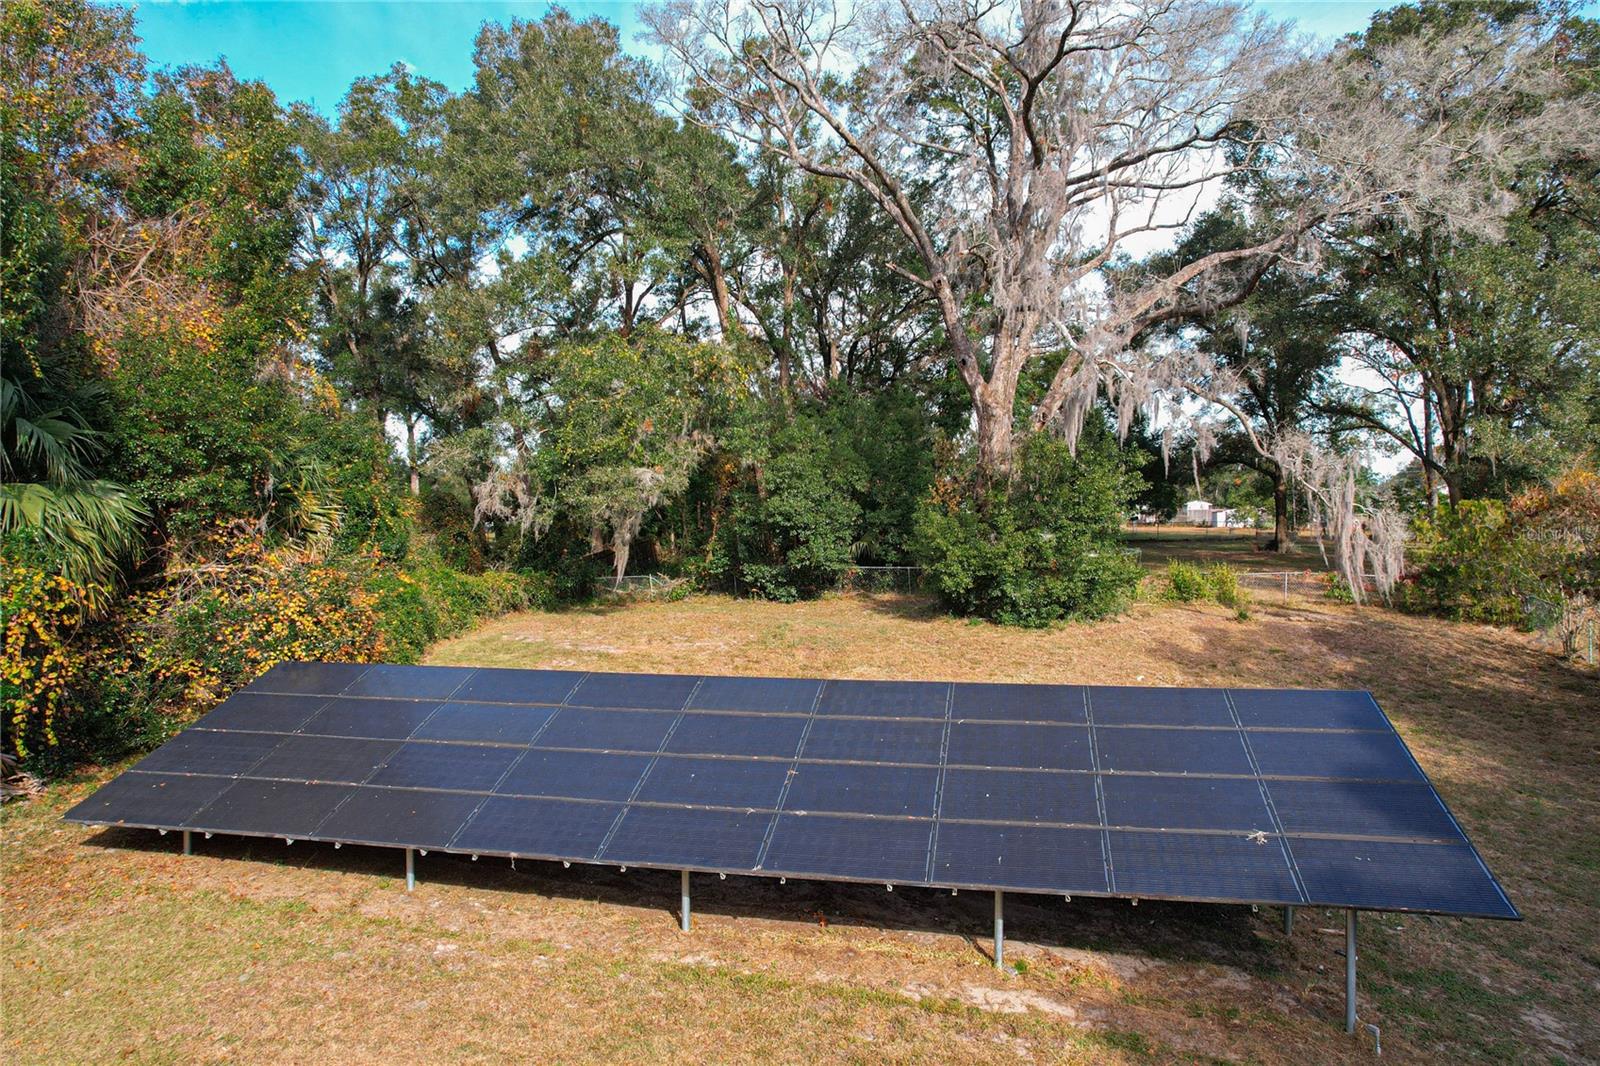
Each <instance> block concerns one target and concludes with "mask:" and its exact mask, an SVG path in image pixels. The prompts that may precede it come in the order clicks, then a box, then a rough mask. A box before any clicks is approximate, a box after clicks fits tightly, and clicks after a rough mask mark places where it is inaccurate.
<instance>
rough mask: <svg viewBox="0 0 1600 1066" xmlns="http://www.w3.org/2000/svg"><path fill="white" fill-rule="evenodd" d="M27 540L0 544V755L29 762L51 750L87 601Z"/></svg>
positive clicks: (78, 662)
mask: <svg viewBox="0 0 1600 1066" xmlns="http://www.w3.org/2000/svg"><path fill="white" fill-rule="evenodd" d="M59 571H60V566H59V564H57V563H56V562H55V561H54V560H52V559H50V558H49V557H48V555H47V554H46V553H45V552H44V551H42V550H41V549H40V548H39V547H38V545H37V544H36V542H35V540H34V539H33V538H32V537H30V536H28V535H26V534H12V535H11V536H8V537H6V538H5V539H4V541H3V542H0V619H3V622H0V627H3V629H0V632H3V634H4V638H3V639H4V643H3V645H0V712H3V713H4V722H3V723H0V724H3V727H4V750H6V751H8V752H13V753H15V754H16V755H18V756H21V757H23V758H27V757H28V756H29V755H31V754H33V753H35V752H37V751H39V750H40V749H41V748H45V747H48V746H50V745H54V744H55V743H56V740H57V737H56V720H57V717H58V716H59V715H60V713H61V711H62V710H63V708H64V707H65V706H67V704H68V700H69V694H70V691H71V688H72V686H73V684H74V682H75V681H76V680H77V675H78V672H79V670H80V668H81V666H82V659H81V657H80V655H79V654H78V652H77V650H76V649H74V648H73V646H72V644H73V638H74V636H75V635H76V634H77V632H78V629H79V626H80V625H81V623H82V621H83V618H84V614H85V604H86V603H87V602H89V601H90V600H91V599H92V597H91V595H90V590H88V589H86V588H84V587H83V586H81V585H76V584H74V583H73V582H72V581H71V580H69V579H68V578H66V577H64V576H63V575H62V574H61V573H60V572H59Z"/></svg>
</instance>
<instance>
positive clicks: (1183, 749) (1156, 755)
mask: <svg viewBox="0 0 1600 1066" xmlns="http://www.w3.org/2000/svg"><path fill="white" fill-rule="evenodd" d="M1094 743H1095V747H1096V749H1097V750H1098V752H1099V756H1100V769H1101V770H1103V771H1116V772H1120V773H1138V772H1153V773H1159V774H1248V773H1251V769H1250V756H1249V754H1248V753H1247V752H1246V751H1245V750H1244V739H1243V738H1242V737H1241V736H1240V735H1239V731H1238V730H1237V729H1146V728H1142V727H1137V726H1130V727H1128V728H1122V729H1101V728H1100V727H1099V726H1098V725H1097V726H1096V727H1095V731H1094Z"/></svg>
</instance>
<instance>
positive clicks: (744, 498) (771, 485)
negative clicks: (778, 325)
mask: <svg viewBox="0 0 1600 1066" xmlns="http://www.w3.org/2000/svg"><path fill="white" fill-rule="evenodd" d="M779 418H780V421H779V424H778V425H777V426H772V425H771V424H770V423H767V422H765V421H755V422H752V423H750V424H747V425H746V426H744V427H741V429H742V432H740V433H738V434H737V435H736V437H735V440H734V445H733V448H731V449H730V452H729V454H726V455H724V456H723V457H721V460H720V463H721V467H722V476H723V479H724V481H725V483H726V484H727V485H728V488H727V490H726V501H725V504H726V507H727V510H728V511H729V512H730V513H728V514H727V515H726V517H725V518H723V519H722V521H721V525H720V528H719V530H718V536H717V538H716V539H715V541H714V542H713V544H712V553H711V559H710V562H709V564H708V566H707V574H708V576H709V577H711V578H712V579H713V580H714V581H715V582H717V583H719V584H723V585H727V586H731V587H733V588H734V589H736V590H749V591H750V592H753V593H755V594H756V595H758V596H764V597H767V598H768V599H774V600H780V601H783V602H791V601H793V600H797V599H803V598H807V597H811V596H816V595H818V594H819V593H821V592H823V591H825V590H827V589H829V588H831V587H833V585H834V584H835V583H836V582H837V581H838V578H839V575H840V574H841V573H843V572H844V570H845V569H846V568H847V567H848V566H849V565H850V547H851V544H852V542H853V540H854V535H855V531H856V528H857V524H858V522H859V521H860V518H861V508H860V506H859V505H857V503H856V502H855V501H854V500H853V499H852V498H851V495H850V490H851V488H852V487H853V485H854V484H855V480H854V478H853V474H854V473H855V470H854V468H853V467H852V466H851V465H850V464H849V463H846V462H841V461H840V460H839V456H838V455H837V454H836V453H835V452H834V449H832V448H831V447H830V442H829V440H828V438H827V436H826V435H825V434H824V433H823V432H822V431H821V429H820V428H819V427H818V426H817V424H816V423H815V422H813V421H812V420H809V419H803V418H789V419H782V416H779Z"/></svg>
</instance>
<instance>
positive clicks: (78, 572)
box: [0, 481, 146, 607]
mask: <svg viewBox="0 0 1600 1066" xmlns="http://www.w3.org/2000/svg"><path fill="white" fill-rule="evenodd" d="M145 517H146V511H145V508H144V505H143V504H141V503H140V502H139V501H138V500H137V499H136V498H135V497H134V496H133V495H132V494H131V493H129V492H128V490H127V489H125V488H123V487H122V486H121V485H116V484H113V483H111V482H109V481H75V482H69V483H67V484H63V485H46V484H41V483H38V482H13V483H9V484H5V485H0V535H4V534H8V533H15V532H21V531H24V530H28V531H31V532H32V533H33V534H34V535H35V536H37V537H38V538H39V539H40V541H42V542H43V543H44V544H46V545H48V546H49V547H50V548H52V549H54V550H55V551H56V552H57V553H58V554H59V557H60V559H61V569H62V573H63V574H65V576H66V577H68V578H69V579H71V580H72V581H73V582H74V583H75V584H79V585H83V586H85V587H88V588H92V589H95V590H97V591H96V592H95V593H94V595H95V596H96V597H103V596H105V595H107V594H109V591H110V589H111V586H112V585H114V584H115V581H116V577H117V563H118V561H119V560H120V559H122V558H123V557H125V556H127V555H128V554H130V553H131V552H132V551H133V549H134V548H135V547H137V546H138V543H139V526H140V524H141V523H142V522H143V521H144V519H145ZM91 606H92V607H98V606H100V604H99V603H98V602H96V603H92V604H91Z"/></svg>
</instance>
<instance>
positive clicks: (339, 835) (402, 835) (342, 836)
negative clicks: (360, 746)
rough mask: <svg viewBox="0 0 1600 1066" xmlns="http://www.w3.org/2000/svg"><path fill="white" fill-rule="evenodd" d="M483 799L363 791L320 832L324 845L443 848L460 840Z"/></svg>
mask: <svg viewBox="0 0 1600 1066" xmlns="http://www.w3.org/2000/svg"><path fill="white" fill-rule="evenodd" d="M482 802H483V797H482V796H472V795H466V794H464V793H460V792H420V791H414V790H412V789H408V788H358V789H356V790H355V791H354V793H353V794H352V795H351V796H350V798H349V799H348V800H346V801H345V802H344V803H343V804H341V805H340V806H339V809H338V810H336V811H334V812H333V814H332V815H331V816H330V817H329V818H328V820H327V821H326V822H323V823H322V825H320V826H318V827H317V836H318V837H319V838H321V839H323V840H344V841H349V842H350V843H352V844H406V845H408V846H410V847H416V848H442V847H445V846H446V845H447V844H449V843H450V841H451V840H452V839H454V838H455V835H456V832H457V830H459V829H460V828H461V827H462V826H463V825H465V824H466V821H467V819H468V818H470V817H471V816H472V812H473V811H475V810H477V809H478V804H480V803H482Z"/></svg>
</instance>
